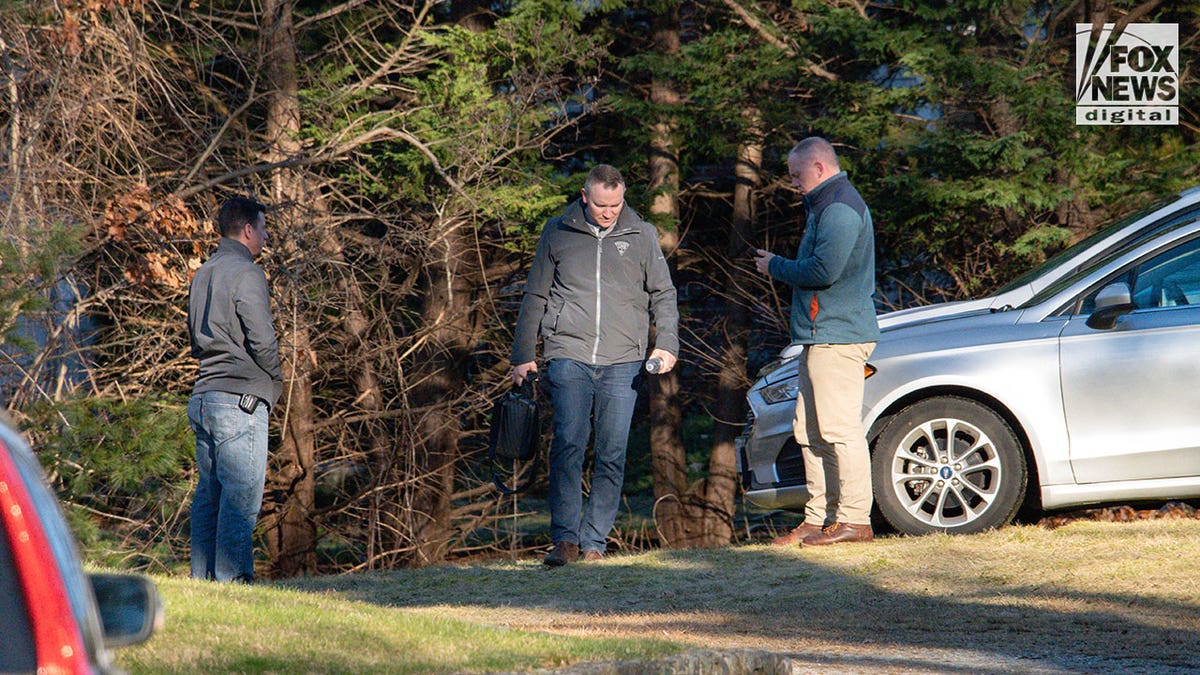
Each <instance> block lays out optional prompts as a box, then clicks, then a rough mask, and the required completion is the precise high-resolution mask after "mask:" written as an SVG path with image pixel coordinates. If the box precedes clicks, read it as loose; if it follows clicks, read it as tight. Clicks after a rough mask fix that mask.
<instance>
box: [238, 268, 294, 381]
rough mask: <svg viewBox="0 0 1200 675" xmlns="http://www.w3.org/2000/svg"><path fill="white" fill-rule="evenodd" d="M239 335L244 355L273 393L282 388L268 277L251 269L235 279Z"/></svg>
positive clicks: (281, 374)
mask: <svg viewBox="0 0 1200 675" xmlns="http://www.w3.org/2000/svg"><path fill="white" fill-rule="evenodd" d="M234 303H235V308H234V311H236V312H237V318H238V321H239V322H240V323H241V325H242V333H243V334H244V335H245V336H246V352H247V353H248V354H249V355H250V358H251V359H253V360H254V363H255V364H257V365H258V367H259V368H261V369H262V370H263V372H265V373H266V374H267V375H269V376H270V377H271V382H273V383H274V384H275V392H276V394H277V395H278V393H279V392H280V391H281V390H282V389H283V371H282V370H281V369H280V367H279V341H278V339H277V338H276V336H275V321H274V318H273V317H272V316H271V296H270V293H269V291H268V290H267V277H266V275H265V274H263V271H262V270H261V269H259V268H258V267H253V268H251V269H250V271H248V272H247V273H245V274H242V275H240V277H239V279H238V293H237V297H236V298H235V300H234Z"/></svg>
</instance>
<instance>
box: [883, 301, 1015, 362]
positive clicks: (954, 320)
mask: <svg viewBox="0 0 1200 675" xmlns="http://www.w3.org/2000/svg"><path fill="white" fill-rule="evenodd" d="M1022 313H1023V312H1022V311H1021V310H1014V309H1005V310H991V309H975V310H973V311H967V312H962V313H958V314H952V315H949V316H933V317H927V318H924V319H922V320H919V321H912V322H909V323H904V324H899V325H894V326H892V327H891V328H887V329H884V330H882V331H880V336H879V342H878V343H877V344H876V345H875V351H874V353H873V354H872V355H871V360H872V361H875V360H878V359H881V358H886V357H890V356H896V355H899V354H906V353H912V352H928V351H932V350H939V349H955V348H962V347H974V346H980V345H985V344H991V343H995V342H1001V341H1004V340H1007V339H1010V338H1011V337H1012V330H1013V328H1014V327H1015V326H1016V325H1017V322H1018V320H1019V319H1020V318H1021V315H1022Z"/></svg>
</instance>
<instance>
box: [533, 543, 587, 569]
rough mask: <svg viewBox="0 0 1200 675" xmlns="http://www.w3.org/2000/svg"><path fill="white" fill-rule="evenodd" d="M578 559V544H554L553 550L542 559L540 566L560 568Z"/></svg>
mask: <svg viewBox="0 0 1200 675" xmlns="http://www.w3.org/2000/svg"><path fill="white" fill-rule="evenodd" d="M578 558H579V544H572V543H571V542H569V541H556V542H554V550H552V551H550V552H549V553H547V554H546V557H545V558H543V559H542V564H543V565H546V566H547V567H562V566H563V565H566V564H567V563H573V562H575V560H576V559H578Z"/></svg>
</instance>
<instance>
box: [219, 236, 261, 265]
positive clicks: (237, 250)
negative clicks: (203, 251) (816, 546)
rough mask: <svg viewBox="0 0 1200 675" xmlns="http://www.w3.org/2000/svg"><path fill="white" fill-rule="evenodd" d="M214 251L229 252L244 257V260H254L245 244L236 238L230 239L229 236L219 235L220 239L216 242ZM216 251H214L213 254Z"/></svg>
mask: <svg viewBox="0 0 1200 675" xmlns="http://www.w3.org/2000/svg"><path fill="white" fill-rule="evenodd" d="M216 253H231V254H233V255H236V256H239V257H242V258H245V259H246V260H250V261H253V260H254V256H253V255H251V253H250V249H248V248H246V245H245V244H243V243H242V242H240V241H238V240H237V239H230V238H229V237H221V240H220V241H218V242H217V250H216ZM216 253H214V255H215V254H216Z"/></svg>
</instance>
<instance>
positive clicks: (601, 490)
mask: <svg viewBox="0 0 1200 675" xmlns="http://www.w3.org/2000/svg"><path fill="white" fill-rule="evenodd" d="M641 372H642V364H641V362H640V361H635V362H632V363H618V364H616V365H612V366H590V365H588V364H586V363H583V362H580V361H573V360H571V359H553V360H551V361H550V364H549V365H548V366H547V367H546V380H547V381H548V382H549V384H550V396H551V405H552V406H553V408H554V440H553V441H552V442H551V444H550V535H551V537H552V538H553V540H554V541H555V542H556V543H557V542H560V541H564V542H568V543H572V544H579V548H580V549H581V550H583V551H601V552H603V551H604V548H605V542H606V540H607V538H608V533H609V532H610V531H611V530H612V526H613V522H614V521H615V520H616V518H617V510H618V508H619V507H620V505H621V484H622V483H624V482H625V448H626V445H627V444H628V441H629V423H630V421H631V420H632V419H633V409H634V406H636V405H637V388H638V384H639V383H640V381H641ZM593 432H594V438H593V451H594V456H595V461H594V463H593V467H592V490H591V494H590V495H589V496H588V503H587V508H586V509H584V506H583V461H584V457H585V455H586V454H587V447H588V438H589V437H592V436H593Z"/></svg>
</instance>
